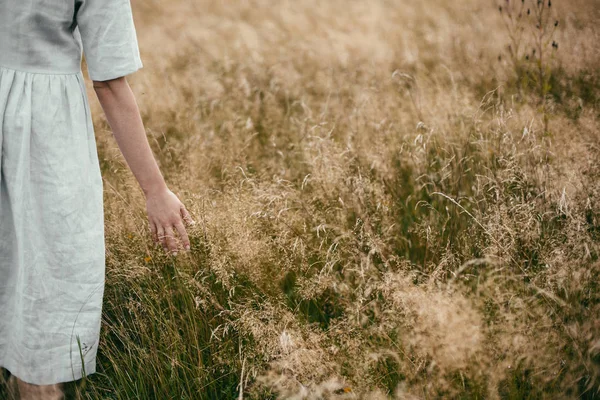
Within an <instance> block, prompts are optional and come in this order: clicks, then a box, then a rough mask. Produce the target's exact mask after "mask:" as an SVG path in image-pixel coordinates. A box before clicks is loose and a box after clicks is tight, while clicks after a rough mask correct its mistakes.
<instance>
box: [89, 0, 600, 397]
mask: <svg viewBox="0 0 600 400" xmlns="http://www.w3.org/2000/svg"><path fill="white" fill-rule="evenodd" d="M132 3H133V6H134V16H135V21H136V27H137V31H138V35H139V41H140V48H141V53H142V59H143V62H144V68H143V69H142V70H140V71H139V72H137V73H136V74H133V75H131V76H130V77H129V82H130V84H131V86H132V88H133V90H134V92H135V94H136V96H137V99H138V103H139V106H140V109H141V112H142V116H143V119H144V123H145V126H146V129H147V133H148V138H149V140H150V142H151V145H152V148H153V150H154V153H155V155H156V158H157V161H158V162H159V165H160V167H161V170H162V171H163V174H164V176H165V179H166V180H167V183H168V185H169V187H170V188H171V189H172V190H173V191H174V192H175V193H177V194H178V195H179V196H180V199H181V200H182V201H183V202H184V203H185V204H186V206H187V208H188V210H189V211H190V212H191V213H192V215H193V217H194V218H195V220H196V221H197V222H198V223H197V224H196V225H195V226H193V227H191V228H189V233H190V235H191V240H192V252H191V254H179V255H178V256H177V257H175V258H171V257H169V256H167V255H165V254H164V252H163V250H162V249H161V248H158V247H154V246H153V244H152V242H151V238H150V235H149V229H148V226H147V221H146V218H145V203H144V197H143V195H142V192H141V190H140V189H139V187H138V185H137V183H136V181H135V179H134V177H133V175H132V174H131V172H130V171H129V170H128V169H127V166H126V164H125V162H124V159H123V157H122V156H121V155H120V153H119V150H118V147H117V144H116V142H115V140H114V138H113V137H112V136H111V134H110V131H109V128H108V125H107V123H106V121H105V118H104V115H103V114H102V111H101V109H100V106H99V104H98V102H97V100H95V96H94V94H93V91H92V89H91V83H90V82H88V85H89V86H88V89H89V94H90V97H91V99H92V103H93V104H92V106H93V112H94V114H95V116H94V123H95V127H96V134H97V140H98V148H99V153H100V159H101V167H102V173H103V177H104V185H105V216H106V240H107V242H106V244H107V281H106V290H105V305H104V315H103V328H102V337H101V343H100V351H99V359H98V372H97V373H96V374H93V375H91V376H90V377H89V379H88V380H87V381H86V382H84V384H80V385H79V387H80V389H81V388H82V387H83V386H85V387H84V389H85V394H84V395H82V398H87V399H177V400H179V399H279V398H282V399H387V398H393V399H446V398H447V399H450V398H451V399H559V398H560V399H576V398H582V399H597V398H600V391H599V390H600V389H599V388H600V260H599V256H600V161H599V160H600V130H599V128H600V103H599V100H600V90H599V89H600V74H599V72H600V28H599V27H598V21H599V20H600V2H599V1H597V0H585V1H584V0H569V1H566V0H555V1H553V2H552V4H551V7H548V4H547V3H542V4H541V5H538V4H537V2H536V1H530V0H527V1H525V6H524V9H523V10H519V8H520V6H521V3H520V2H517V4H512V2H510V3H509V2H507V1H499V2H494V1H491V0H490V1H480V0H459V1H434V0H421V1H417V0H412V1H405V2H399V1H397V2H394V1H390V0H328V1H318V0H296V1H285V0H281V1H274V0H231V1H227V2H221V1H216V0H194V1H182V0H160V1H159V0H143V1H141V0H133V1H132ZM500 6H501V8H499V7H500ZM542 8H543V14H542V16H541V21H540V20H539V14H538V13H540V12H542ZM527 9H529V15H528V13H527V11H526V10H527ZM519 11H520V12H521V17H519ZM546 16H547V17H546ZM546 18H547V19H546ZM540 22H541V23H540ZM557 22H558V25H557V26H555V25H556V23H557ZM538 25H539V26H538ZM519 26H522V27H523V30H522V31H521V30H520V28H519ZM540 39H541V41H540ZM553 42H554V43H555V44H552V43H553ZM509 44H510V48H509V47H508V45H509ZM556 44H557V46H558V48H557V47H556ZM534 49H535V52H534ZM540 55H541V57H540Z"/></svg>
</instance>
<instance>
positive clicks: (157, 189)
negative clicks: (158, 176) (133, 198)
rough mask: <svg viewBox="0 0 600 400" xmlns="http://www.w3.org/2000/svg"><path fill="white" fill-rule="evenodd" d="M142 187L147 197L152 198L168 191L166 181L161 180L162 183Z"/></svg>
mask: <svg viewBox="0 0 600 400" xmlns="http://www.w3.org/2000/svg"><path fill="white" fill-rule="evenodd" d="M141 187H142V191H143V192H144V195H145V196H146V197H148V196H152V195H153V194H155V193H162V192H164V191H166V190H168V187H167V184H166V183H165V181H164V180H161V181H160V182H153V183H151V184H148V185H142V186H141Z"/></svg>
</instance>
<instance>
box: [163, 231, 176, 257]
mask: <svg viewBox="0 0 600 400" xmlns="http://www.w3.org/2000/svg"><path fill="white" fill-rule="evenodd" d="M164 229H165V241H166V242H167V247H168V250H169V251H171V252H173V253H174V254H173V255H176V254H177V241H176V240H175V233H174V232H173V227H171V226H165V227H164Z"/></svg>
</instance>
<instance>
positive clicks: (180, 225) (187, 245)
mask: <svg viewBox="0 0 600 400" xmlns="http://www.w3.org/2000/svg"><path fill="white" fill-rule="evenodd" d="M175 229H177V233H178V234H179V238H180V239H181V244H182V245H183V248H184V249H186V250H189V249H190V238H189V237H188V234H187V232H186V230H185V227H184V226H183V222H182V221H178V222H177V223H176V224H175Z"/></svg>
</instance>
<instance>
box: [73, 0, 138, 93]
mask: <svg viewBox="0 0 600 400" xmlns="http://www.w3.org/2000/svg"><path fill="white" fill-rule="evenodd" d="M75 5H76V14H75V18H76V22H77V26H78V28H79V33H80V35H81V42H82V45H83V53H84V54H85V60H86V63H87V68H88V75H89V77H90V79H92V80H95V81H106V80H109V79H115V78H119V77H122V76H125V75H128V74H131V73H132V72H135V71H137V70H138V69H140V68H142V66H143V65H142V60H141V58H140V51H139V48H138V42H137V35H136V32H135V26H134V23H133V14H132V12H131V3H130V0H75Z"/></svg>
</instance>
